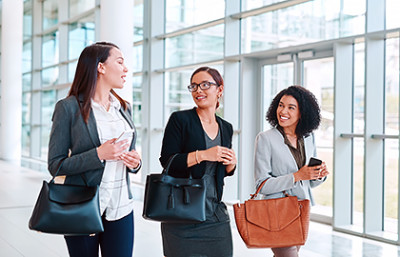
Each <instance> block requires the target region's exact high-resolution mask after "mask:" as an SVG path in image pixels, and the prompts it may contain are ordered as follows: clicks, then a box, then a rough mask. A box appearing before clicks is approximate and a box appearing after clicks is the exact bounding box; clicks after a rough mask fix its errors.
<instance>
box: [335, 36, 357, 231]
mask: <svg viewBox="0 0 400 257" xmlns="http://www.w3.org/2000/svg"><path fill="white" fill-rule="evenodd" d="M334 52H335V119H334V123H335V126H334V127H335V132H334V134H335V151H334V165H333V166H334V167H335V171H334V174H335V176H334V177H333V179H334V183H333V185H334V189H333V190H334V191H333V192H334V197H333V226H334V227H335V228H338V227H342V228H343V227H346V226H350V225H351V224H352V211H353V210H352V201H353V199H352V197H350V196H351V195H352V186H353V180H352V176H353V175H352V171H351V170H352V152H353V148H352V138H345V137H342V136H341V134H351V133H352V126H353V125H352V124H353V112H352V111H351V110H352V105H353V69H352V67H353V56H354V54H353V45H352V44H351V43H349V44H346V43H337V44H335V46H334Z"/></svg>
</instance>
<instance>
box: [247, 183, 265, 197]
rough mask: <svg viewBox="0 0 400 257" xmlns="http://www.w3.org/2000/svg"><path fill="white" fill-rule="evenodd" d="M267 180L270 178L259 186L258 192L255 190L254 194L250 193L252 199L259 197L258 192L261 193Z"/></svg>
mask: <svg viewBox="0 0 400 257" xmlns="http://www.w3.org/2000/svg"><path fill="white" fill-rule="evenodd" d="M267 180H268V178H267V179H266V180H264V181H263V182H262V183H261V184H260V185H259V186H258V188H257V190H256V192H255V193H254V194H251V195H250V196H251V197H250V199H254V198H256V197H257V195H258V193H260V191H261V189H262V187H263V186H264V185H265V182H267Z"/></svg>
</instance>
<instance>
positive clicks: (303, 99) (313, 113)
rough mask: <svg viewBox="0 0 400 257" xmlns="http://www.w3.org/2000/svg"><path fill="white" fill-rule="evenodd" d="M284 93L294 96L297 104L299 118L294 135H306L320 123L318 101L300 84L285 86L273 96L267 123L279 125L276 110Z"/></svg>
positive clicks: (274, 125)
mask: <svg viewBox="0 0 400 257" xmlns="http://www.w3.org/2000/svg"><path fill="white" fill-rule="evenodd" d="M284 95H288V96H292V97H294V98H295V99H296V101H297V103H298V104H299V112H300V120H299V123H298V124H297V126H296V135H297V136H298V137H302V136H307V135H309V134H310V133H311V132H312V131H314V130H315V129H317V128H318V126H319V124H320V123H321V114H320V108H319V105H318V101H317V99H316V98H315V96H314V94H313V93H311V92H310V91H309V90H307V89H306V88H304V87H301V86H290V87H288V88H285V89H283V90H282V91H281V92H279V93H278V94H277V95H276V96H275V97H274V99H273V100H272V102H271V105H270V106H269V108H268V112H267V115H266V119H267V121H268V122H269V124H271V126H273V127H275V128H276V127H278V126H279V122H278V117H277V114H276V110H277V109H278V106H279V102H280V101H281V98H282V97H283V96H284Z"/></svg>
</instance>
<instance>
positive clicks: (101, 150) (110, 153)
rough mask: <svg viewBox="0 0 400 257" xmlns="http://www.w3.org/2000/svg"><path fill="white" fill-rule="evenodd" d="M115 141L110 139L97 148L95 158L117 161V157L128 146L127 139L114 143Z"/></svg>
mask: <svg viewBox="0 0 400 257" xmlns="http://www.w3.org/2000/svg"><path fill="white" fill-rule="evenodd" d="M116 140H117V139H116V138H113V139H110V140H108V141H106V142H104V144H102V145H100V146H99V147H97V156H98V157H99V159H100V160H102V161H103V160H118V159H119V156H120V155H121V154H122V153H123V152H124V151H125V149H126V148H127V147H129V145H128V141H129V140H128V139H125V140H122V141H120V142H118V143H115V141H116Z"/></svg>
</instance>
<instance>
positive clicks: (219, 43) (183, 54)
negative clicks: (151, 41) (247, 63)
mask: <svg viewBox="0 0 400 257" xmlns="http://www.w3.org/2000/svg"><path fill="white" fill-rule="evenodd" d="M223 56H224V25H223V24H221V25H217V26H214V27H211V28H207V29H203V30H199V31H195V32H192V33H188V34H184V35H180V36H176V37H172V38H167V39H166V42H165V65H166V67H175V66H180V65H185V64H192V63H197V62H206V61H212V60H219V59H222V58H223Z"/></svg>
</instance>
